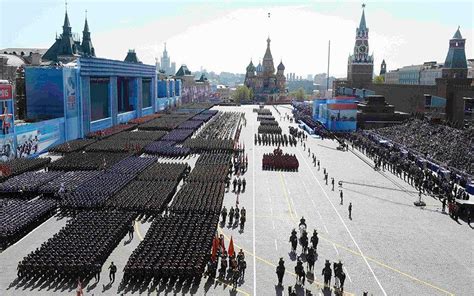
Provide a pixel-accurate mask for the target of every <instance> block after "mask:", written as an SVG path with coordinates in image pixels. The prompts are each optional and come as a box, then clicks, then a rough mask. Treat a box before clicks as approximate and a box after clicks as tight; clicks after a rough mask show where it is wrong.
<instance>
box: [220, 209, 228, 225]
mask: <svg viewBox="0 0 474 296" xmlns="http://www.w3.org/2000/svg"><path fill="white" fill-rule="evenodd" d="M221 215H222V224H225V221H226V218H227V209H226V207H225V206H224V208H223V209H222V211H221Z"/></svg>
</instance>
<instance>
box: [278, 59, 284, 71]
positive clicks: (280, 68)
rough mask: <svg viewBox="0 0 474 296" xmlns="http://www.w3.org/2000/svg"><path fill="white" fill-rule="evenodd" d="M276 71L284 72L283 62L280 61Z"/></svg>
mask: <svg viewBox="0 0 474 296" xmlns="http://www.w3.org/2000/svg"><path fill="white" fill-rule="evenodd" d="M277 69H278V70H285V65H283V61H281V60H280V64H279V65H278V67H277Z"/></svg>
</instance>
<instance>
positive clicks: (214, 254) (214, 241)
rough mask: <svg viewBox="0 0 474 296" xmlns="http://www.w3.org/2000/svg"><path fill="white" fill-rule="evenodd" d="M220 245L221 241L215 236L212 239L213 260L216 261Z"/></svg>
mask: <svg viewBox="0 0 474 296" xmlns="http://www.w3.org/2000/svg"><path fill="white" fill-rule="evenodd" d="M218 246H219V242H218V241H217V238H214V239H213V240H212V253H211V259H212V261H216V255H217V248H218Z"/></svg>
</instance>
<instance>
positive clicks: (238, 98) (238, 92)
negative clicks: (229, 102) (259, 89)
mask: <svg viewBox="0 0 474 296" xmlns="http://www.w3.org/2000/svg"><path fill="white" fill-rule="evenodd" d="M232 98H233V99H234V102H235V103H241V102H244V101H249V100H250V99H252V98H253V91H252V90H251V89H249V88H248V87H247V86H245V85H240V86H237V88H236V89H235V92H234V94H233V96H232Z"/></svg>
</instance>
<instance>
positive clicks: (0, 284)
mask: <svg viewBox="0 0 474 296" xmlns="http://www.w3.org/2000/svg"><path fill="white" fill-rule="evenodd" d="M253 108H258V107H257V106H250V105H248V106H241V107H231V106H229V107H227V106H226V107H222V106H219V107H214V109H217V110H221V111H239V112H244V113H245V118H246V125H245V126H243V128H242V131H241V135H240V141H239V142H240V143H241V144H243V145H245V153H246V155H247V156H248V160H249V167H248V170H247V172H246V173H245V174H244V175H243V176H242V177H243V178H245V179H246V181H247V186H246V190H245V191H243V192H241V193H240V194H239V195H238V202H239V203H238V205H239V208H242V207H245V209H246V211H247V220H246V221H247V222H246V224H245V228H244V231H243V232H240V231H239V228H238V227H230V226H228V224H227V223H225V225H222V224H220V225H219V227H218V229H217V232H218V233H219V234H223V235H224V237H225V242H226V246H228V244H229V241H230V239H231V238H232V239H233V241H234V246H235V250H236V252H238V251H239V250H240V249H242V250H243V251H244V253H245V258H246V262H247V269H246V274H245V278H244V280H243V281H242V282H240V283H239V286H238V288H237V289H236V290H235V291H232V287H230V283H229V282H227V281H222V280H216V281H212V282H209V281H208V279H207V278H203V279H202V280H201V282H200V283H198V284H197V285H196V286H191V287H184V286H183V287H179V288H176V287H174V288H173V287H160V286H158V287H157V288H156V289H154V290H144V291H133V292H132V291H130V292H127V293H126V294H125V295H132V294H133V295H258V296H260V295H281V296H283V295H287V290H288V286H294V284H295V281H296V280H295V277H296V274H295V270H294V267H295V265H296V259H297V258H296V256H295V255H294V254H292V253H291V252H290V243H289V241H288V239H289V237H290V233H291V230H292V229H296V230H298V224H299V221H300V219H301V217H302V216H304V218H305V219H306V224H307V226H308V232H309V236H311V234H312V233H313V230H314V229H316V230H317V231H318V234H319V245H318V248H317V260H316V263H315V267H314V274H308V277H307V282H306V284H305V287H304V289H308V290H310V291H311V292H312V293H313V295H324V296H327V295H334V293H333V290H332V289H327V290H324V289H323V278H322V276H321V270H322V268H323V267H324V262H325V261H326V260H329V262H330V263H331V266H332V263H333V262H338V261H339V260H341V262H342V263H343V264H344V272H345V273H346V275H347V278H346V281H345V285H344V286H345V289H344V291H345V293H344V295H362V292H363V291H368V292H369V294H368V295H371V294H372V295H417V296H420V295H426V296H431V295H470V294H471V293H472V291H474V274H473V269H472V266H474V261H473V260H474V259H473V258H474V250H473V248H472V245H473V240H472V235H473V233H474V229H472V228H470V227H469V226H468V225H467V224H465V223H464V222H460V223H456V222H455V221H454V220H452V219H451V218H450V217H449V215H446V214H443V213H442V212H441V203H439V202H438V201H437V200H435V199H433V198H431V197H425V200H426V203H427V207H425V208H417V207H415V206H413V202H414V201H415V200H417V198H418V196H417V193H416V191H415V189H414V188H413V187H412V186H410V185H408V184H407V183H406V182H404V181H403V180H402V179H400V178H398V177H396V176H394V175H393V174H391V173H390V172H388V171H386V172H380V171H375V170H374V169H373V166H371V164H373V163H372V162H371V160H370V159H368V158H367V157H366V156H365V155H363V154H362V153H361V152H359V151H351V148H350V151H339V150H337V149H336V148H337V145H338V144H337V143H336V142H334V141H331V140H326V139H325V140H321V139H318V138H313V137H311V136H308V140H307V141H306V142H305V143H306V149H304V147H303V146H302V145H301V144H300V142H298V144H297V146H296V147H290V146H288V147H281V149H282V150H283V153H289V154H294V155H296V157H297V159H298V161H299V169H298V171H297V172H281V171H264V170H262V157H263V154H264V153H270V152H272V151H273V150H274V149H275V148H277V147H276V146H263V145H258V144H257V145H256V144H255V143H254V135H255V132H256V131H257V128H258V125H259V122H258V121H257V119H256V118H257V115H256V113H254V112H252V110H253ZM266 108H268V109H270V110H271V111H272V113H273V116H274V117H275V118H276V120H277V121H278V123H279V125H280V127H281V128H282V130H283V133H284V134H288V127H289V126H296V124H295V123H290V122H289V121H288V120H281V119H280V114H281V117H283V116H286V114H288V115H290V109H289V108H288V107H287V106H279V107H277V109H278V110H279V111H280V114H279V113H278V112H277V111H276V109H275V108H274V107H272V106H266ZM308 148H310V149H311V153H314V154H315V155H316V157H317V159H318V160H320V162H321V167H320V169H318V167H317V166H315V165H313V164H312V158H311V156H308ZM186 161H187V162H189V163H190V165H191V166H193V165H194V162H195V157H190V158H188V159H187V160H186ZM324 169H326V170H327V172H328V174H329V183H328V185H326V184H325V182H324V178H323V177H324V175H323V170H324ZM331 178H334V179H335V188H334V190H332V187H331ZM339 181H343V182H342V187H339V185H338V182H339ZM340 190H342V191H343V194H344V198H343V201H342V204H341V200H340ZM236 201H237V194H236V193H234V192H232V185H231V188H230V189H229V191H228V192H226V193H225V198H224V206H225V207H226V208H227V209H230V208H231V207H235V206H236ZM349 203H352V206H353V210H352V219H349V216H348V205H349ZM65 220H66V219H65V218H64V219H58V218H57V217H52V218H50V219H49V220H47V221H46V222H44V223H43V224H41V225H40V226H39V227H38V228H37V229H35V230H34V231H32V232H31V233H29V234H28V235H27V236H26V237H24V238H23V239H22V240H20V241H19V242H17V243H16V244H15V245H13V246H11V247H9V248H7V249H6V250H5V251H3V252H2V253H0V265H1V266H2V271H1V278H0V295H73V294H74V289H72V288H71V289H65V290H53V289H48V288H38V287H35V288H33V287H14V284H13V283H15V279H16V267H17V264H18V262H19V261H20V260H21V259H22V258H23V257H24V256H26V255H27V254H28V253H30V252H32V251H34V250H35V249H36V248H38V247H39V246H40V245H41V243H43V242H44V241H46V240H47V239H48V238H50V237H52V236H53V235H54V234H55V233H56V232H58V231H59V230H60V229H61V227H63V226H64V225H65V223H66V221H65ZM150 224H151V223H150V222H145V223H143V222H142V221H138V220H137V221H135V224H134V229H135V235H134V238H133V239H132V240H130V241H128V236H126V237H124V238H123V239H122V241H121V242H120V244H119V246H118V247H117V248H116V249H115V250H114V251H113V252H112V254H111V255H110V256H109V258H108V259H107V261H106V263H105V264H104V265H103V267H102V273H101V280H100V281H99V283H97V284H94V282H93V281H92V282H91V283H89V284H88V286H87V287H85V288H84V293H85V295H118V294H120V293H123V292H122V291H121V290H119V283H120V281H121V279H122V276H123V273H122V269H123V268H124V266H125V264H126V262H127V260H128V258H129V257H130V255H131V254H132V252H133V250H134V249H135V248H136V247H137V246H138V244H139V243H140V241H142V240H143V239H144V238H145V235H146V233H147V230H148V228H149V227H150ZM297 252H298V254H299V253H300V252H301V247H300V246H298V249H297ZM280 257H281V258H283V259H284V260H285V266H286V273H285V276H284V280H283V284H284V287H283V289H282V288H280V287H278V286H277V285H276V284H277V276H276V274H275V268H276V266H277V264H278V260H279V259H280ZM111 261H113V262H114V263H115V265H117V267H118V272H117V279H116V281H115V283H114V284H113V285H112V286H110V287H108V286H107V284H108V277H109V276H108V269H107V268H108V266H109V264H110V262H111ZM305 265H306V264H305ZM331 284H334V277H333V278H332V281H331ZM304 289H303V288H297V292H298V295H304ZM32 291H34V292H32Z"/></svg>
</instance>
